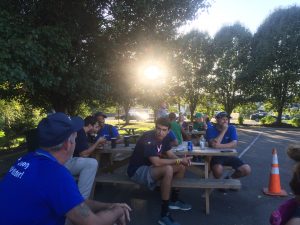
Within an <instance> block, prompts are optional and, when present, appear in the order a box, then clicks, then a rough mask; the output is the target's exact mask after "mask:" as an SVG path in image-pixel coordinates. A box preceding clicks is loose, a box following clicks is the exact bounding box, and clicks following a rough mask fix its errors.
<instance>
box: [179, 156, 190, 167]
mask: <svg viewBox="0 0 300 225" xmlns="http://www.w3.org/2000/svg"><path fill="white" fill-rule="evenodd" d="M192 158H193V157H191V156H188V157H184V158H181V164H182V165H184V166H190V165H191V164H192V163H191V160H192Z"/></svg>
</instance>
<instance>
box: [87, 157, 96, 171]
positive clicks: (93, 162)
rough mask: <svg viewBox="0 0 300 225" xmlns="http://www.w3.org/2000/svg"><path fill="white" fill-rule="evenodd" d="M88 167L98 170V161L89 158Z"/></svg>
mask: <svg viewBox="0 0 300 225" xmlns="http://www.w3.org/2000/svg"><path fill="white" fill-rule="evenodd" d="M89 165H90V167H91V168H96V169H98V161H97V160H96V159H93V158H90V161H89Z"/></svg>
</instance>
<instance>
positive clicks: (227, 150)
mask: <svg viewBox="0 0 300 225" xmlns="http://www.w3.org/2000/svg"><path fill="white" fill-rule="evenodd" d="M221 152H233V150H229V149H226V150H221Z"/></svg>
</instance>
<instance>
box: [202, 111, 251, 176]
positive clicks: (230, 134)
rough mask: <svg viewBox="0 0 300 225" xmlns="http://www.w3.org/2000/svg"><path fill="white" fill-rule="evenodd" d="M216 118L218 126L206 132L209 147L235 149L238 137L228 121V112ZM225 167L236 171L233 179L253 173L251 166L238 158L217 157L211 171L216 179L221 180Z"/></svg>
mask: <svg viewBox="0 0 300 225" xmlns="http://www.w3.org/2000/svg"><path fill="white" fill-rule="evenodd" d="M215 118H216V122H217V123H216V125H215V126H211V127H209V128H208V129H207V130H206V139H207V141H208V144H209V146H211V147H213V148H235V147H236V145H237V140H238V136H237V133H236V129H235V127H234V126H233V125H229V124H228V120H229V118H231V117H230V116H229V115H228V114H227V113H226V112H219V113H218V114H217V115H216V116H215ZM223 166H231V167H232V168H233V169H234V170H235V172H234V173H233V174H232V175H231V178H239V177H244V176H247V175H249V174H250V172H251V168H250V166H249V165H248V164H245V163H244V162H243V161H242V160H241V159H240V158H238V157H235V156H215V157H213V158H212V160H211V169H212V172H213V175H214V177H216V178H220V177H221V176H222V174H223ZM228 178H230V177H228Z"/></svg>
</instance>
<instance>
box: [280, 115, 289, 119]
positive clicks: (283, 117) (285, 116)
mask: <svg viewBox="0 0 300 225" xmlns="http://www.w3.org/2000/svg"><path fill="white" fill-rule="evenodd" d="M281 119H282V120H290V119H291V117H290V116H289V115H282V116H281Z"/></svg>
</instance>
